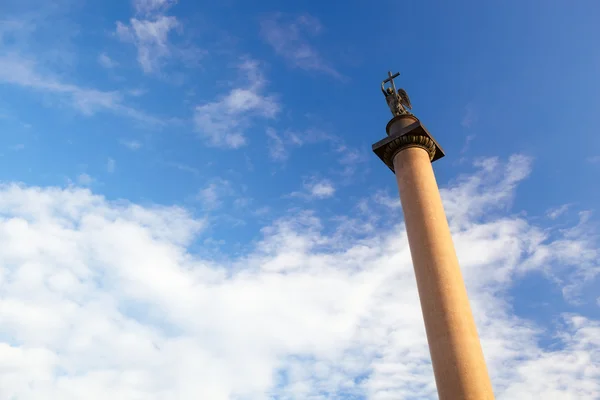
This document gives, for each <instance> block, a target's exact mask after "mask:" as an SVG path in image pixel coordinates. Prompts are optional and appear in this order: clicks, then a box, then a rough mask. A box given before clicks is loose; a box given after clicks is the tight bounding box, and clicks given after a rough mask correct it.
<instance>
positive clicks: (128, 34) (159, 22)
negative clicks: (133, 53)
mask: <svg viewBox="0 0 600 400" xmlns="http://www.w3.org/2000/svg"><path fill="white" fill-rule="evenodd" d="M129 22H130V25H125V24H123V23H122V22H120V21H119V22H117V30H116V33H117V36H118V37H119V38H120V39H121V40H122V41H125V42H130V43H133V44H135V46H136V47H137V51H138V62H139V63H140V66H141V67H142V69H143V70H144V72H146V73H152V72H155V71H157V70H158V69H160V66H161V62H162V60H163V59H165V58H167V57H169V56H170V55H171V54H172V50H171V48H170V44H169V40H168V36H169V32H170V31H172V30H174V29H176V28H178V27H179V26H180V24H179V22H178V21H177V18H175V17H172V16H165V15H161V16H158V17H157V18H156V20H154V21H151V20H139V19H137V18H132V19H131V20H130V21H129Z"/></svg>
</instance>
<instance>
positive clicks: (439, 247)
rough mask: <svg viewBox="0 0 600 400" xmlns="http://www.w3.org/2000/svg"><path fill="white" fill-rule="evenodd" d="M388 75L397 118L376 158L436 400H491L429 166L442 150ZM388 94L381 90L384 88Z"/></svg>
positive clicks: (389, 98) (388, 98) (388, 96)
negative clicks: (419, 315) (413, 290)
mask: <svg viewBox="0 0 600 400" xmlns="http://www.w3.org/2000/svg"><path fill="white" fill-rule="evenodd" d="M399 75H400V74H399V73H396V74H394V75H392V73H391V72H388V78H387V79H386V80H384V81H383V82H382V83H381V90H382V91H383V94H384V96H385V99H386V101H387V103H388V106H389V107H390V110H391V111H392V114H393V115H394V116H393V118H392V119H391V120H390V122H388V124H387V126H386V131H387V135H388V137H386V138H385V139H383V140H380V141H379V142H377V143H375V144H374V145H373V151H374V152H375V154H377V156H379V158H380V159H381V160H382V161H383V162H384V163H385V165H387V166H388V167H389V168H390V169H391V170H392V172H394V173H395V174H396V182H397V183H398V190H399V191H400V201H401V203H402V211H403V213H404V222H405V225H406V231H407V234H408V243H409V246H410V254H411V256H412V261H413V266H414V269H415V275H416V278H417V287H418V290H419V298H420V300H421V309H422V312H423V318H424V320H425V330H426V332H427V342H428V343H429V352H430V354H431V362H432V364H433V372H434V375H435V382H436V385H437V390H438V395H439V398H440V399H441V400H489V399H493V398H494V393H493V391H492V385H491V382H490V378H489V376H488V371H487V367H486V365H485V359H484V358H483V351H482V350H481V344H480V342H479V336H478V334H477V328H476V327H475V321H474V320H473V314H472V313H471V306H470V305H469V299H468V297H467V290H466V288H465V284H464V281H463V278H462V274H461V272H460V267H459V265H458V259H457V257H456V251H455V250H454V244H453V243H452V237H451V235H450V228H449V227H448V220H447V219H446V214H445V213H444V208H443V205H442V199H441V197H440V192H439V189H438V186H437V182H436V180H435V175H434V173H433V168H432V166H431V163H432V162H433V161H436V160H438V159H440V158H442V157H443V156H444V152H443V150H442V148H441V147H440V145H439V144H438V143H437V142H436V141H435V139H434V138H433V136H431V134H430V133H429V132H428V131H427V129H425V126H423V124H422V123H421V122H420V121H419V120H418V119H417V118H416V117H415V116H414V115H413V114H411V113H410V112H409V111H408V110H410V109H411V104H410V100H409V98H408V95H407V93H406V91H405V90H404V89H399V90H397V91H396V86H395V84H394V78H396V77H397V76H399ZM388 82H389V84H390V85H389V87H388V88H387V89H385V85H386V83H388Z"/></svg>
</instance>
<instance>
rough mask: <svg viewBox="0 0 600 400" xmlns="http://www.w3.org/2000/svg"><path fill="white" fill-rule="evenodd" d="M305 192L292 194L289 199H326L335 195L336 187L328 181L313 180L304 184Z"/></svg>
mask: <svg viewBox="0 0 600 400" xmlns="http://www.w3.org/2000/svg"><path fill="white" fill-rule="evenodd" d="M303 186H304V191H302V192H292V193H290V194H289V195H288V196H287V197H300V198H303V199H309V200H312V199H326V198H329V197H332V196H333V195H334V194H335V186H333V183H331V181H330V180H328V179H317V178H311V179H310V180H308V181H306V182H304V185H303Z"/></svg>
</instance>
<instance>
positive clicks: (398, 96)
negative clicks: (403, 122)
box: [381, 73, 412, 117]
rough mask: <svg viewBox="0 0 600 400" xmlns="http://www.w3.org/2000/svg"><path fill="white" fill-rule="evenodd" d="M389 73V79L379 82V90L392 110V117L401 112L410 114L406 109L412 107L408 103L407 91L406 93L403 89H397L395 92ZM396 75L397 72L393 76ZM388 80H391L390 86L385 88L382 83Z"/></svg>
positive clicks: (401, 113)
mask: <svg viewBox="0 0 600 400" xmlns="http://www.w3.org/2000/svg"><path fill="white" fill-rule="evenodd" d="M389 75H390V78H391V79H386V80H385V81H383V82H382V83H381V91H382V92H383V95H384V96H385V101H386V102H387V104H388V107H389V108H390V111H391V112H392V114H393V115H394V117H396V116H398V115H403V114H410V112H409V111H408V110H411V109H412V105H411V104H410V99H409V97H408V93H406V90H404V89H398V92H396V86H395V85H394V81H393V80H392V79H393V77H392V76H391V73H390V74H389ZM398 75H399V74H396V75H394V77H396V76H398ZM389 81H391V87H388V88H387V89H385V88H384V85H385V83H386V82H389Z"/></svg>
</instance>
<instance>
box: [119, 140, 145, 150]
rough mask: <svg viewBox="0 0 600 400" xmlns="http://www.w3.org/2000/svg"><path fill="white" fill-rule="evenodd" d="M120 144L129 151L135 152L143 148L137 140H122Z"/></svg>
mask: <svg viewBox="0 0 600 400" xmlns="http://www.w3.org/2000/svg"><path fill="white" fill-rule="evenodd" d="M120 143H121V144H122V145H123V146H125V147H127V148H128V149H129V150H133V151H135V150H138V149H139V148H140V147H142V143H140V142H139V141H137V140H125V139H122V140H121V141H120Z"/></svg>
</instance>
